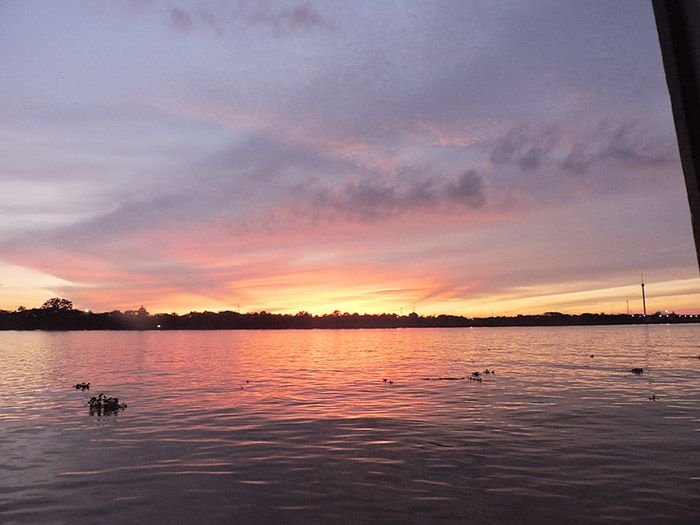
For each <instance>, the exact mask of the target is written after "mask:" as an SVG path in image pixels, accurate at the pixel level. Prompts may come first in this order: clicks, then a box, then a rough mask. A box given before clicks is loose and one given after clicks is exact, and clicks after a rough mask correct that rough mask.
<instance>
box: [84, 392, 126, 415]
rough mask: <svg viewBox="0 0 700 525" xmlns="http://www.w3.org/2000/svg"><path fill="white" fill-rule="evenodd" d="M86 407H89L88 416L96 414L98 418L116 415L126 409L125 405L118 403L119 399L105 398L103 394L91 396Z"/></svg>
mask: <svg viewBox="0 0 700 525" xmlns="http://www.w3.org/2000/svg"><path fill="white" fill-rule="evenodd" d="M88 406H89V407H90V415H91V416H92V415H93V414H94V413H95V412H97V415H98V416H101V415H103V414H104V415H105V416H106V415H108V414H116V413H117V412H119V411H120V410H125V409H126V403H120V402H119V398H116V397H106V396H105V395H104V394H100V395H99V396H97V397H95V396H92V397H91V398H90V401H88Z"/></svg>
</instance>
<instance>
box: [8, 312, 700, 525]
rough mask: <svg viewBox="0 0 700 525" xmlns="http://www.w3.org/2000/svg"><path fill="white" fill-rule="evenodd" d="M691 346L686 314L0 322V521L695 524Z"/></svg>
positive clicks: (692, 329)
mask: <svg viewBox="0 0 700 525" xmlns="http://www.w3.org/2000/svg"><path fill="white" fill-rule="evenodd" d="M699 355H700V326H698V325H695V326H688V325H686V326H679V325H675V326H628V327H559V328H495V329H494V328H476V329H474V328H472V329H468V328H467V329H402V330H346V331H341V330H309V331H301V330H300V331H297V330H292V331H201V332H200V331H197V332H194V331H191V332H189V331H181V332H176V331H174V332H65V333H60V332H59V333H51V332H0V452H1V454H0V522H2V523H81V524H84V523H472V522H473V523H562V522H565V521H566V522H569V523H591V522H611V521H628V522H634V523H640V522H641V523H667V522H679V523H684V522H685V523H691V522H699V521H700V434H699V433H698V429H700V359H698V357H697V356H699ZM487 368H488V369H489V370H490V371H491V370H495V374H485V373H484V371H485V370H486V369H487ZM632 368H643V369H644V372H643V373H642V374H640V375H638V374H634V373H632V372H631V369H632ZM477 371H478V372H480V376H479V378H480V379H482V381H476V380H470V379H468V378H469V376H472V373H473V372H477ZM461 378H464V379H461ZM385 379H386V382H385V381H384V380H385ZM82 381H85V382H90V383H91V389H90V390H89V391H87V390H86V391H81V390H76V389H75V388H74V385H75V384H76V383H78V382H82ZM99 393H104V394H106V395H108V396H116V397H118V398H119V400H120V401H121V402H126V403H127V404H128V408H127V409H126V410H125V411H123V412H120V413H119V414H116V415H114V414H111V415H106V416H105V415H102V416H97V415H90V413H89V410H88V408H87V407H86V406H85V405H86V403H87V401H88V400H89V398H90V397H91V396H93V395H97V394H99ZM654 399H655V400H654Z"/></svg>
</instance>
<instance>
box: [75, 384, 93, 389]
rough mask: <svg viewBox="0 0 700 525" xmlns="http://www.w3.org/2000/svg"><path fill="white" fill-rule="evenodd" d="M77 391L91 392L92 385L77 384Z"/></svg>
mask: <svg viewBox="0 0 700 525" xmlns="http://www.w3.org/2000/svg"><path fill="white" fill-rule="evenodd" d="M75 389H76V390H90V383H85V382H82V383H77V384H76V385H75Z"/></svg>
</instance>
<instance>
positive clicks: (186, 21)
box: [170, 7, 194, 32]
mask: <svg viewBox="0 0 700 525" xmlns="http://www.w3.org/2000/svg"><path fill="white" fill-rule="evenodd" d="M170 22H171V23H172V25H173V26H175V27H176V28H177V29H179V30H181V31H185V32H187V31H189V30H190V29H192V27H193V26H194V22H192V18H190V16H189V15H188V14H187V13H185V12H184V11H183V10H182V9H180V8H179V7H173V8H172V9H171V10H170Z"/></svg>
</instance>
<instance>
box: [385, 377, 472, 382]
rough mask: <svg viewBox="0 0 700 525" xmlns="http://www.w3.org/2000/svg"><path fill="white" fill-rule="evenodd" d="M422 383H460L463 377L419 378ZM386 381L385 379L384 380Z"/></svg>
mask: <svg viewBox="0 0 700 525" xmlns="http://www.w3.org/2000/svg"><path fill="white" fill-rule="evenodd" d="M421 379H422V380H423V381H460V380H462V379H465V378H464V377H421ZM385 381H386V379H385Z"/></svg>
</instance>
